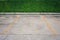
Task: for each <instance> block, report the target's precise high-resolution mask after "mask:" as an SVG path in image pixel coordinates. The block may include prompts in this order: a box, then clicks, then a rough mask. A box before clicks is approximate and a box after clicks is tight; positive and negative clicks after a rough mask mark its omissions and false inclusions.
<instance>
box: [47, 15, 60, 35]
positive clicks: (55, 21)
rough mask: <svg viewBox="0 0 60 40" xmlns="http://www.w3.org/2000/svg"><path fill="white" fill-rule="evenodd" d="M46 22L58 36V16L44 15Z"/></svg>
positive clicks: (59, 25)
mask: <svg viewBox="0 0 60 40" xmlns="http://www.w3.org/2000/svg"><path fill="white" fill-rule="evenodd" d="M46 18H47V20H48V21H49V23H50V24H51V25H52V28H53V29H54V30H55V31H56V33H57V34H60V16H58V15H56V16H53V15H52V16H48V15H46Z"/></svg>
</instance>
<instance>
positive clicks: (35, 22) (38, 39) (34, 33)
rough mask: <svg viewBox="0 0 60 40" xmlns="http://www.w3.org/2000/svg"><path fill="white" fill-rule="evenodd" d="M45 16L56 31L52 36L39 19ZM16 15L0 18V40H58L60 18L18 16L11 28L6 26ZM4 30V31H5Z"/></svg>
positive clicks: (59, 35)
mask: <svg viewBox="0 0 60 40" xmlns="http://www.w3.org/2000/svg"><path fill="white" fill-rule="evenodd" d="M41 16H45V17H46V19H47V20H48V22H49V23H50V24H51V27H52V28H53V29H54V30H55V31H56V33H57V34H56V35H53V34H52V32H51V30H49V28H48V27H47V25H46V23H45V22H44V21H43V20H42V19H41ZM14 18H16V15H15V16H14V15H2V16H1V17H0V20H1V21H0V33H3V32H4V31H3V30H6V29H8V27H9V28H10V29H8V30H7V32H6V33H5V34H4V33H3V34H0V40H60V31H59V30H60V27H59V26H60V17H59V16H58V17H56V16H53V15H50V16H49V15H20V17H19V19H18V20H17V21H16V22H15V23H14V24H13V26H12V27H10V26H8V25H9V24H10V23H12V22H13V21H14ZM5 28H6V29H5Z"/></svg>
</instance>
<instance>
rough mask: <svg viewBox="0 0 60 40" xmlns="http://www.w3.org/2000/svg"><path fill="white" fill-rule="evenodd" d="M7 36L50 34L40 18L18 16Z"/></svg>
mask: <svg viewBox="0 0 60 40" xmlns="http://www.w3.org/2000/svg"><path fill="white" fill-rule="evenodd" d="M8 34H51V32H50V30H49V29H48V28H47V27H46V25H45V24H44V22H43V21H42V20H41V18H40V16H32V15H30V16H25V15H22V16H20V18H19V20H18V21H17V23H16V24H15V25H14V26H13V27H12V29H11V30H10V31H8Z"/></svg>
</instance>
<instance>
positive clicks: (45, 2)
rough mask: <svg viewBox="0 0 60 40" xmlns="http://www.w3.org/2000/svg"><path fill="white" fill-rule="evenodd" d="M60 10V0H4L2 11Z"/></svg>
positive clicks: (0, 6)
mask: <svg viewBox="0 0 60 40" xmlns="http://www.w3.org/2000/svg"><path fill="white" fill-rule="evenodd" d="M8 11H9V12H10V11H11V12H16V11H17V12H60V1H59V0H18V1H17V0H15V1H14V0H10V1H7V0H3V1H0V12H8Z"/></svg>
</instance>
